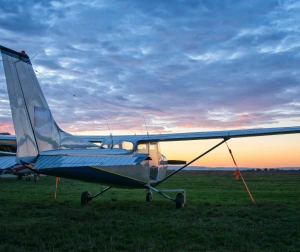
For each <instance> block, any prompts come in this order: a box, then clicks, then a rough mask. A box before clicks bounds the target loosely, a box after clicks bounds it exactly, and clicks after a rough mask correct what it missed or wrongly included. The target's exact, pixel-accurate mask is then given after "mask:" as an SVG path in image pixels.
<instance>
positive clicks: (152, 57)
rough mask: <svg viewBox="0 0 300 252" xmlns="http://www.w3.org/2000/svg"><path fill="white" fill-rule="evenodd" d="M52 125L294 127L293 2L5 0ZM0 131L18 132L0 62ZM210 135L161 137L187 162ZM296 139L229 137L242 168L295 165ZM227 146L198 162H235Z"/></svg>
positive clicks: (297, 45)
mask: <svg viewBox="0 0 300 252" xmlns="http://www.w3.org/2000/svg"><path fill="white" fill-rule="evenodd" d="M0 6H1V8H0V34H1V35H0V44H1V45H2V46H5V47H8V48H11V49H13V50H16V51H22V50H25V51H26V53H27V54H28V55H29V56H30V57H31V62H32V64H33V67H34V69H35V70H36V74H37V78H38V79H39V81H40V84H41V86H42V89H43V91H44V93H45V96H46V99H47V101H48V103H49V106H50V108H51V110H52V113H53V116H54V118H55V120H56V122H57V123H58V125H59V126H60V127H61V128H62V129H63V130H65V131H67V132H70V133H73V134H88V135H97V134H98V135H104V134H105V135H106V134H110V133H111V134H113V135H114V134H141V133H145V134H146V133H147V132H149V133H175V132H194V131H195V132H199V131H210V130H229V129H246V128H261V127H282V126H297V125H300V67H299V63H300V15H299V14H300V2H299V1H293V0H264V1H261V0H251V1H237V0H235V1H234V0H197V1H192V0H180V1H179V0H177V1H175V0H166V1H158V0H153V1H143V0H130V1H129V0H128V1H126V0H124V1H121V0H120V1H116V0H102V1H100V0H99V1H97V0H95V1H84V0H80V1H79V0H78V1H77V0H68V1H48V0H45V1H33V0H27V1H20V0H15V1H10V0H0ZM0 131H1V132H10V133H11V134H14V130H13V125H12V119H11V112H10V107H9V101H8V95H7V89H6V82H5V76H4V72H3V66H2V64H0ZM215 143H216V141H215V140H211V141H210V140H209V141H193V142H180V143H163V144H162V151H163V153H164V154H165V155H166V156H167V157H168V158H170V159H171V158H173V159H174V158H177V159H179V158H181V159H186V160H187V161H188V160H190V159H192V158H194V157H195V156H197V155H199V154H201V153H202V152H203V151H205V150H206V149H207V148H210V147H212V146H213V145H214V144H215ZM299 143H300V135H299V134H296V135H291V136H286V135H285V136H272V137H270V136H268V137H259V138H257V137H255V138H251V139H250V138H243V139H232V140H230V141H229V142H228V144H229V146H230V147H231V148H232V150H233V153H236V156H235V158H236V159H237V160H239V162H238V164H239V166H241V167H245V166H248V167H278V166H300V155H299V154H298V153H299V149H300V146H299ZM226 148H227V147H226V146H221V147H219V149H218V150H216V151H213V152H212V153H210V154H209V155H208V156H207V157H205V158H204V159H201V160H199V162H197V163H196V165H205V166H213V167H215V166H232V165H233V163H232V160H231V159H230V156H229V154H228V150H227V149H226Z"/></svg>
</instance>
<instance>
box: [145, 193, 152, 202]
mask: <svg viewBox="0 0 300 252" xmlns="http://www.w3.org/2000/svg"><path fill="white" fill-rule="evenodd" d="M152 200H153V194H152V192H151V191H150V192H147V193H146V201H147V202H149V201H152Z"/></svg>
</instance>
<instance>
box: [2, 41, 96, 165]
mask: <svg viewBox="0 0 300 252" xmlns="http://www.w3.org/2000/svg"><path fill="white" fill-rule="evenodd" d="M0 50H1V53H2V59H3V65H4V72H5V76H6V83H7V89H8V95H9V100H10V106H11V112H12V117H13V123H14V128H15V133H16V138H17V157H18V159H19V160H20V161H21V162H24V163H34V162H35V160H36V158H37V156H38V153H39V152H42V151H49V150H57V149H63V148H68V149H73V148H88V147H94V146H95V145H93V144H92V143H90V142H87V141H84V140H82V139H79V138H77V137H75V136H72V135H71V134H68V133H66V132H64V131H62V130H61V129H60V128H59V127H58V126H57V124H56V122H55V121H54V119H53V117H52V114H51V111H50V109H49V106H48V104H47V101H46V99H45V97H44V94H43V92H42V89H41V87H40V85H39V82H38V80H37V78H36V75H35V72H34V69H33V67H32V65H31V62H30V58H29V57H28V56H27V54H25V52H24V51H22V53H18V52H16V51H13V50H11V49H8V48H5V47H3V46H0Z"/></svg>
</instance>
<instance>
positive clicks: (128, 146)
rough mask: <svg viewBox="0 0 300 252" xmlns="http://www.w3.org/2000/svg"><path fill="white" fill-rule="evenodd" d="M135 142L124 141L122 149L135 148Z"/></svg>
mask: <svg viewBox="0 0 300 252" xmlns="http://www.w3.org/2000/svg"><path fill="white" fill-rule="evenodd" d="M133 147H134V145H133V143H132V142H125V141H124V142H122V149H124V150H133Z"/></svg>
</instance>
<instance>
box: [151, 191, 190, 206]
mask: <svg viewBox="0 0 300 252" xmlns="http://www.w3.org/2000/svg"><path fill="white" fill-rule="evenodd" d="M146 187H147V191H146V201H150V200H148V197H150V194H151V200H152V199H153V195H152V192H151V190H153V191H154V192H157V193H158V194H160V195H161V196H164V197H165V198H167V199H168V200H172V201H173V202H175V204H176V208H181V207H184V204H185V190H184V189H175V190H157V189H155V188H154V187H152V186H150V185H146ZM174 192H175V193H176V192H177V195H176V198H175V199H174V198H171V197H170V196H168V195H167V194H165V193H174Z"/></svg>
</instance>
